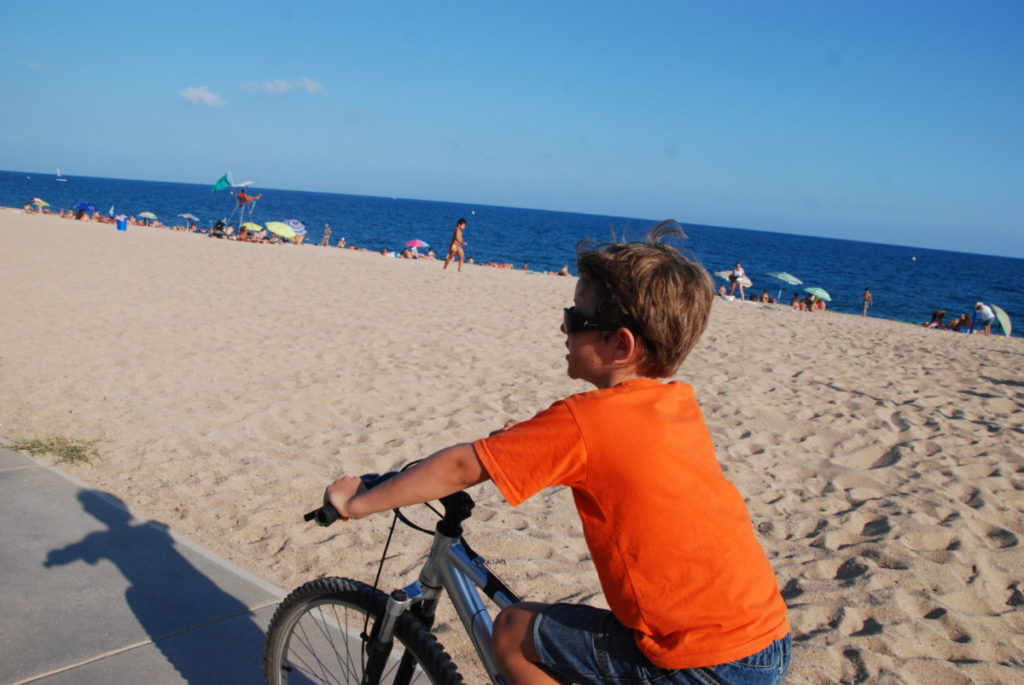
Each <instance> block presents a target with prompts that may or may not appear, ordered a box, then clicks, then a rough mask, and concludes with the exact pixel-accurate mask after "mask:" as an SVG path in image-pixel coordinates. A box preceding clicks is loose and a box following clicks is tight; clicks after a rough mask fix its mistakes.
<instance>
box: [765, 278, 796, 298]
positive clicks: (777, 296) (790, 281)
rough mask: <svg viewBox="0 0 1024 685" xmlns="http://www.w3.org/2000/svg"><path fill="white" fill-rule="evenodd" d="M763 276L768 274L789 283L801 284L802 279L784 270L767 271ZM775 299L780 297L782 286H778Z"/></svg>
mask: <svg viewBox="0 0 1024 685" xmlns="http://www.w3.org/2000/svg"><path fill="white" fill-rule="evenodd" d="M765 276H770V277H772V278H774V279H776V280H779V281H782V282H783V283H788V284H789V285H803V281H801V280H800V279H799V278H797V277H796V276H794V275H793V274H791V273H787V272H785V271H769V272H767V273H766V274H765ZM775 299H782V288H779V294H778V295H776V296H775Z"/></svg>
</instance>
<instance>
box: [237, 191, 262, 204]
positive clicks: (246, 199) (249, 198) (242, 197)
mask: <svg viewBox="0 0 1024 685" xmlns="http://www.w3.org/2000/svg"><path fill="white" fill-rule="evenodd" d="M261 197H263V195H262V194H261V195H249V194H247V193H246V192H245V188H242V189H241V190H239V191H238V195H236V196H235V199H236V200H238V206H239V207H241V206H242V205H245V204H248V203H250V202H255V201H256V200H258V199H260V198H261Z"/></svg>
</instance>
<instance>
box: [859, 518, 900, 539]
mask: <svg viewBox="0 0 1024 685" xmlns="http://www.w3.org/2000/svg"><path fill="white" fill-rule="evenodd" d="M891 530H892V527H891V526H890V525H889V519H888V518H887V517H885V516H883V517H881V518H877V519H875V520H874V521H868V522H867V523H865V524H864V529H863V530H862V531H861V533H860V534H861V535H863V536H864V537H878V536H880V535H885V534H886V533H888V532H889V531H891Z"/></svg>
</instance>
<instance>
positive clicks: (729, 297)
mask: <svg viewBox="0 0 1024 685" xmlns="http://www.w3.org/2000/svg"><path fill="white" fill-rule="evenodd" d="M718 296H719V297H720V298H722V299H723V300H725V301H726V302H732V301H733V300H735V299H736V296H735V295H730V294H729V293H728V292H726V290H725V286H724V285H723V286H720V287H719V288H718Z"/></svg>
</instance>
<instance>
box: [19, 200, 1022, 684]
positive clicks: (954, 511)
mask: <svg viewBox="0 0 1024 685" xmlns="http://www.w3.org/2000/svg"><path fill="white" fill-rule="evenodd" d="M0 241H2V244H3V248H2V254H3V268H2V269H0V286H2V289H3V300H2V302H3V304H2V307H0V435H3V436H5V437H7V438H10V439H20V438H42V437H47V436H54V435H56V436H65V437H69V438H76V439H83V440H97V441H98V443H97V444H96V450H97V454H96V456H95V457H94V458H93V459H92V461H91V462H90V463H88V464H81V465H74V466H65V467H64V468H65V469H66V470H67V471H69V472H70V473H72V474H73V475H74V476H76V477H78V478H80V479H81V480H83V481H85V482H86V483H89V484H90V485H92V486H94V487H96V488H98V489H100V490H103V491H107V492H109V493H112V494H114V495H116V496H118V497H120V498H121V499H122V500H124V501H125V502H126V503H127V504H128V505H129V506H130V507H131V508H132V509H133V510H134V511H135V512H136V513H137V514H138V515H139V516H142V517H146V518H151V519H155V520H158V521H161V522H163V523H165V524H166V525H168V526H170V527H171V528H172V529H173V530H175V531H177V532H180V533H182V534H184V535H187V536H189V537H191V538H193V539H195V540H197V541H198V542H200V543H201V544H203V545H205V546H206V547H208V548H209V549H211V550H213V551H214V552H216V553H218V554H220V555H223V556H224V557H226V558H228V559H230V560H231V561H233V562H235V563H237V564H239V565H241V566H243V567H245V568H247V569H249V570H251V571H253V572H255V573H257V574H259V575H261V576H263V577H264V578H267V579H268V580H270V581H272V582H275V583H277V584H279V585H281V586H282V587H285V588H290V587H292V586H295V585H297V584H299V583H300V582H302V581H305V580H307V579H310V578H313V577H315V576H318V575H347V576H351V577H355V578H359V579H363V580H366V581H370V580H372V578H373V573H374V570H375V568H376V561H377V557H378V555H379V554H380V552H381V542H382V541H383V539H384V537H385V536H386V534H387V529H388V525H389V523H390V518H389V517H388V516H383V515H381V516H377V517H373V518H371V519H368V520H365V521H361V522H358V523H354V524H347V525H341V526H335V527H332V528H329V529H316V528H311V527H310V526H308V525H306V524H303V523H302V522H301V514H302V513H303V512H304V511H306V510H307V509H309V508H311V507H313V506H314V505H316V504H317V502H318V500H319V498H320V494H321V492H322V489H323V487H324V486H325V485H326V483H327V482H328V481H329V480H330V479H331V478H333V477H335V476H336V475H338V474H339V473H341V472H343V471H344V472H349V473H358V472H367V471H381V470H386V469H392V468H395V467H398V466H401V465H402V464H404V463H406V462H408V461H410V460H412V459H415V458H418V457H421V456H425V455H427V454H429V453H431V452H433V451H434V450H436V449H438V448H441V447H444V446H446V445H448V444H451V443H453V442H458V441H464V440H471V439H474V438H476V437H479V436H481V435H483V434H486V433H487V432H489V431H491V430H493V429H494V428H497V427H499V426H501V425H502V424H504V423H505V422H506V421H507V420H509V419H524V418H528V417H529V416H531V415H532V414H533V413H534V412H535V411H537V410H539V409H541V408H543V407H545V406H547V405H548V404H549V403H550V402H551V401H553V400H555V399H557V398H559V397H561V396H563V395H566V394H569V393H572V392H576V391H580V390H584V389H586V388H585V386H583V385H582V384H579V383H578V382H575V381H571V380H569V379H567V378H566V377H565V375H564V366H565V362H564V359H563V355H564V348H563V337H562V336H561V335H560V334H559V332H558V323H559V321H560V315H561V311H560V307H563V306H566V305H567V303H569V302H570V301H571V297H572V288H573V285H574V282H573V279H569V278H559V277H554V276H542V275H534V274H525V273H523V272H510V271H502V270H497V269H490V268H486V267H471V266H467V267H466V269H465V271H464V272H463V273H462V274H457V273H454V272H453V271H451V270H449V271H447V272H444V271H442V270H441V266H440V263H438V262H411V261H405V260H394V259H387V258H384V257H380V256H378V255H376V254H370V253H363V252H353V251H348V250H337V249H323V248H318V247H309V246H302V247H295V246H268V245H252V244H238V243H233V242H228V241H222V240H211V239H207V238H204V237H199V236H196V235H191V234H187V233H178V232H174V231H169V230H162V229H152V228H135V227H131V228H130V229H129V231H127V232H122V233H119V232H117V231H115V230H114V228H113V227H112V226H109V225H102V224H95V223H80V222H75V221H69V220H62V219H58V218H55V217H48V216H27V215H22V214H20V213H19V212H17V211H14V210H4V211H0ZM1022 362H1024V344H1022V342H1021V340H1020V339H1006V338H1003V337H998V338H997V337H988V338H986V337H983V336H978V335H975V336H965V335H960V334H953V333H947V332H942V331H931V330H924V329H921V328H917V327H913V326H909V325H906V324H898V323H894V322H889V321H883V320H877V319H865V318H862V317H854V316H846V315H841V314H831V313H830V314H824V315H822V314H809V313H801V312H794V311H790V310H788V309H786V308H781V307H775V306H770V305H759V304H749V303H735V302H732V303H730V302H724V301H720V302H716V304H715V309H714V313H713V317H712V321H711V324H710V327H709V330H708V332H707V333H706V334H705V336H704V338H703V340H702V342H701V344H700V345H699V347H698V348H697V350H696V351H695V352H694V353H693V355H692V356H691V358H690V359H689V360H688V361H687V363H686V364H685V365H684V367H683V370H682V372H681V373H680V376H679V377H680V378H681V379H684V380H686V381H687V382H689V383H691V384H693V385H694V386H695V388H696V389H697V393H698V397H699V398H700V399H701V402H702V405H703V407H704V410H705V413H706V417H707V420H708V423H709V425H710V428H711V431H712V434H713V436H714V437H715V441H716V445H717V449H718V457H719V460H720V461H721V463H722V464H723V467H724V468H725V469H726V471H727V473H728V475H729V477H730V478H731V479H732V480H733V481H734V482H735V483H736V484H737V486H738V487H739V488H740V490H741V491H742V492H743V493H744V495H745V496H746V497H747V499H748V506H749V508H750V511H751V514H752V517H753V520H754V524H755V525H756V527H757V529H758V531H759V533H760V538H761V541H762V543H763V545H764V546H765V549H766V550H767V552H768V554H769V556H770V558H771V559H772V563H773V565H774V567H775V569H776V573H777V576H778V581H779V586H780V588H782V591H783V594H784V596H785V597H786V600H787V602H788V604H789V606H790V610H791V613H790V618H791V622H792V624H793V626H794V635H795V639H796V643H795V644H796V648H795V654H794V665H793V668H792V671H791V673H792V677H791V682H796V683H828V682H850V683H853V682H873V683H927V684H928V685H932V684H934V683H1010V682H1024V553H1022V547H1021V541H1020V538H1021V537H1022V535H1024V493H1022V490H1024V439H1022V436H1024V411H1022V406H1024V371H1022V367H1024V364H1022ZM474 494H475V496H476V499H477V502H478V507H477V513H476V516H475V517H474V519H473V520H472V521H470V522H469V524H468V535H469V537H470V540H471V541H472V542H473V543H474V546H475V547H477V549H478V551H480V552H481V553H482V554H483V555H484V556H487V557H489V558H491V559H492V560H494V567H495V570H496V571H497V572H499V574H501V575H502V576H503V577H504V578H505V579H506V580H507V581H508V582H509V583H510V584H512V585H513V587H515V588H517V589H518V590H519V591H521V593H522V594H523V595H524V596H526V597H529V598H534V599H538V600H547V601H553V600H585V601H593V602H596V603H601V602H602V601H603V600H602V599H601V596H600V593H599V591H598V588H597V583H596V579H595V576H594V574H593V571H592V570H591V568H590V566H589V563H588V562H587V559H588V557H587V552H586V549H585V546H584V544H583V539H582V536H581V534H580V531H579V526H578V523H577V520H576V517H575V513H574V511H573V508H572V503H571V497H570V495H569V493H568V492H566V491H564V490H561V489H559V490H552V491H548V492H545V493H543V494H541V495H539V496H537V497H535V498H534V499H533V500H531V501H529V502H527V503H526V504H524V505H523V506H521V507H519V508H517V509H511V508H509V507H508V506H507V505H505V504H504V502H503V501H502V500H501V498H500V496H499V495H498V494H497V492H496V491H495V490H494V489H493V487H492V486H490V485H485V486H481V487H480V488H478V489H477V490H476V492H475V493H474ZM421 519H422V520H423V521H424V522H425V521H427V520H428V519H427V518H426V517H421ZM426 541H427V539H426V537H424V536H422V535H420V534H418V533H415V532H413V531H406V530H400V532H399V533H398V535H397V538H396V541H395V543H393V547H392V550H391V551H390V553H389V559H388V562H387V565H386V566H385V573H384V580H383V584H384V585H385V586H387V587H390V585H391V584H392V583H395V582H397V579H399V578H401V577H403V574H407V573H408V572H409V571H410V570H411V569H414V568H415V567H416V565H417V563H418V561H419V560H420V558H421V555H422V553H423V551H424V544H425V543H426ZM440 639H441V640H442V642H445V643H446V646H447V647H448V648H449V649H450V651H453V652H454V653H456V654H457V655H460V656H462V657H465V650H466V646H465V642H464V641H463V640H462V638H461V631H460V630H459V629H458V627H457V626H455V625H453V624H452V623H451V622H450V619H449V621H448V622H446V623H444V624H442V625H441V627H440ZM466 658H468V657H466ZM465 670H466V671H467V672H468V673H474V672H475V671H473V670H472V669H470V668H467V669H465ZM473 680H474V681H475V680H476V678H473Z"/></svg>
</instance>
